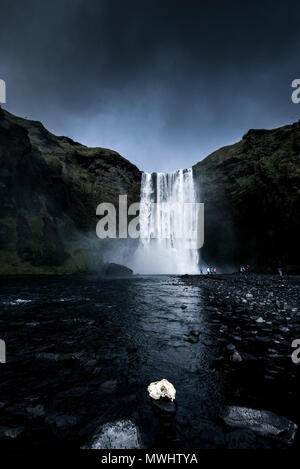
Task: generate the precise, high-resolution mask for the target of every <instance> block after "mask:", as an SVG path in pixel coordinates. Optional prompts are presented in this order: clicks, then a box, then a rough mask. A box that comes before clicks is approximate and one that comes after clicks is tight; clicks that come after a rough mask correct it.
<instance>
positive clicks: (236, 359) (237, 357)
mask: <svg viewBox="0 0 300 469" xmlns="http://www.w3.org/2000/svg"><path fill="white" fill-rule="evenodd" d="M231 361H232V362H234V363H240V362H242V361H243V359H242V357H241V355H240V354H239V352H238V351H237V350H234V352H233V354H232V356H231Z"/></svg>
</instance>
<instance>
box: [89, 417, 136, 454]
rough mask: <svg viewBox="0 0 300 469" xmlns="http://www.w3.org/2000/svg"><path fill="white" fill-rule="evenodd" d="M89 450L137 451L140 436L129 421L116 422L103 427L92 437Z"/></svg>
mask: <svg viewBox="0 0 300 469" xmlns="http://www.w3.org/2000/svg"><path fill="white" fill-rule="evenodd" d="M86 448H89V449H139V448H141V445H140V434H139V429H138V427H137V426H136V425H135V424H134V423H133V422H132V421H131V420H127V419H124V420H118V421H117V422H109V423H106V424H105V425H103V426H102V427H101V428H100V430H99V431H98V432H96V433H95V435H94V436H93V437H92V442H91V444H90V445H88V446H87V447H86Z"/></svg>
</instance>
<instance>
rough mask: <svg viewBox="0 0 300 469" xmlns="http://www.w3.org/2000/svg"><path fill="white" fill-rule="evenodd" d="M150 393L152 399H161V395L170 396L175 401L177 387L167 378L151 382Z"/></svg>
mask: <svg viewBox="0 0 300 469" xmlns="http://www.w3.org/2000/svg"><path fill="white" fill-rule="evenodd" d="M148 393H149V395H150V397H152V399H160V398H161V397H168V398H169V399H171V401H174V399H175V394H176V389H175V388H174V386H173V384H172V383H170V382H169V381H168V380H167V379H162V380H161V381H155V382H154V383H150V384H149V386H148Z"/></svg>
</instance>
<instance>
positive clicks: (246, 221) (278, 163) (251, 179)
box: [193, 121, 300, 272]
mask: <svg viewBox="0 0 300 469" xmlns="http://www.w3.org/2000/svg"><path fill="white" fill-rule="evenodd" d="M193 170H194V177H195V181H196V187H197V190H198V192H199V194H200V199H201V201H202V202H204V203H205V239H204V248H203V258H204V259H205V260H206V261H207V262H208V263H212V264H217V265H226V264H228V265H235V266H237V265H239V264H241V263H247V264H252V265H253V266H254V267H256V269H257V270H263V271H266V270H267V271H270V272H271V271H274V269H276V268H277V267H278V266H283V267H284V269H285V270H286V271H288V272H300V249H299V235H300V121H298V122H296V123H294V124H292V125H286V126H284V127H280V128H277V129H274V130H264V129H259V130H254V129H251V130H249V131H248V132H247V133H246V134H245V135H244V137H243V138H242V140H241V141H239V142H237V143H235V144H233V145H229V146H226V147H223V148H220V149H219V150H217V151H215V152H214V153H212V154H211V155H209V156H208V157H207V158H205V159H204V160H203V161H201V162H199V163H198V164H196V165H195V166H194V167H193Z"/></svg>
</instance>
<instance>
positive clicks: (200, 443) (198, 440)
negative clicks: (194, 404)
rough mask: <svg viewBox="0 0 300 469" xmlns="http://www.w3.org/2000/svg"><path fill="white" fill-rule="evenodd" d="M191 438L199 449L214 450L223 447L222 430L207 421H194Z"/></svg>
mask: <svg viewBox="0 0 300 469" xmlns="http://www.w3.org/2000/svg"><path fill="white" fill-rule="evenodd" d="M191 436H192V438H193V440H194V441H195V444H196V445H197V447H198V448H199V449H216V448H223V447H224V446H225V438H224V433H223V430H222V428H220V427H219V426H218V425H216V424H215V423H214V422H211V421H209V420H204V419H201V420H199V421H196V422H195V424H194V427H193V429H192V430H191Z"/></svg>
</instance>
